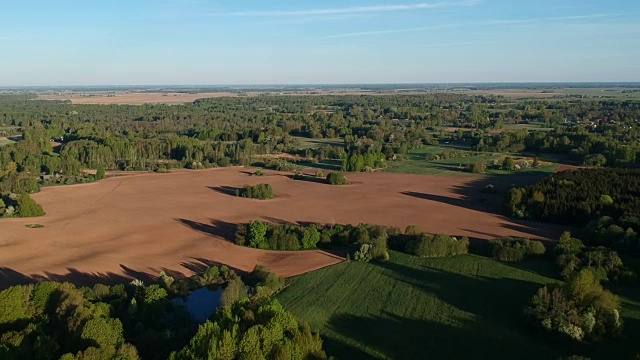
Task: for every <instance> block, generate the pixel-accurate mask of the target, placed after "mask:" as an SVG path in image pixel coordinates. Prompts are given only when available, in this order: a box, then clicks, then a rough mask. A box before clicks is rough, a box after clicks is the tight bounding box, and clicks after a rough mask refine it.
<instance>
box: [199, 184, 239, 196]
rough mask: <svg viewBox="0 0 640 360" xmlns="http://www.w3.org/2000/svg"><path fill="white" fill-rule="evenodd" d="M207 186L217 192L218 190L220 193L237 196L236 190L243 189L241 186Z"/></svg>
mask: <svg viewBox="0 0 640 360" xmlns="http://www.w3.org/2000/svg"><path fill="white" fill-rule="evenodd" d="M207 188H209V189H210V190H213V191H215V192H218V193H220V194H224V195H229V196H236V191H240V190H242V189H241V188H238V187H233V186H207Z"/></svg>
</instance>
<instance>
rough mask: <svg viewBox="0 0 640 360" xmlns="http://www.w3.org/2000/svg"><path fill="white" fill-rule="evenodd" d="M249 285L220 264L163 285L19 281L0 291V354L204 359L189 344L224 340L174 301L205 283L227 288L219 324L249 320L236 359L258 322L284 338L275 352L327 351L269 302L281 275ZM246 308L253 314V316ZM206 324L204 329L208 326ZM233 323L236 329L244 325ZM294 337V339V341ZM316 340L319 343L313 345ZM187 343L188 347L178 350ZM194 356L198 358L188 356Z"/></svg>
mask: <svg viewBox="0 0 640 360" xmlns="http://www.w3.org/2000/svg"><path fill="white" fill-rule="evenodd" d="M247 283H248V284H249V285H245V283H244V282H243V281H242V279H241V278H240V277H239V276H238V275H237V274H236V273H235V272H233V271H232V270H230V269H228V268H227V267H225V266H221V267H211V268H208V269H207V270H206V271H205V272H204V273H202V274H199V275H195V276H193V277H191V278H185V279H174V278H173V277H171V276H168V275H166V274H165V273H164V272H163V273H161V274H160V276H159V278H158V283H157V284H152V285H149V286H145V285H144V284H143V282H142V281H139V280H134V281H132V282H131V283H130V284H127V285H122V284H121V285H115V286H106V285H102V284H97V285H95V286H93V287H83V288H77V287H75V286H74V285H72V284H69V283H57V282H41V283H38V284H36V285H24V286H13V287H10V288H8V289H6V290H4V291H1V292H0V308H1V309H2V311H0V358H2V359H51V358H54V359H57V358H60V359H65V360H73V359H78V360H80V359H121V360H136V359H140V358H143V359H166V358H168V357H169V355H170V354H171V353H172V352H174V353H173V355H172V356H179V357H178V358H181V359H182V358H189V359H200V358H202V357H201V356H200V355H195V354H194V353H192V352H190V351H189V350H187V349H188V348H189V347H190V346H192V345H193V344H196V343H197V344H198V351H203V352H204V353H205V354H206V353H209V354H211V353H214V352H216V351H218V349H219V347H218V346H219V343H218V342H202V341H200V339H201V338H199V335H198V334H200V333H199V332H198V333H197V332H196V331H197V330H198V329H197V324H196V321H195V319H193V318H192V317H191V315H190V314H189V313H188V312H187V311H186V309H185V308H184V307H183V306H182V305H179V304H178V303H176V302H174V301H173V299H172V298H173V297H175V296H183V295H188V294H189V293H190V292H191V291H192V290H194V289H197V288H200V287H202V286H220V285H225V287H224V291H223V292H222V296H221V306H222V308H221V309H220V310H218V314H217V315H214V316H215V320H214V321H215V322H218V321H219V320H220V319H223V318H226V317H227V316H229V315H230V314H234V316H235V315H237V314H238V313H237V311H241V312H242V313H243V316H240V317H239V318H238V319H237V321H240V322H241V323H242V324H244V325H248V326H246V327H243V328H242V329H240V330H238V329H237V330H236V331H234V336H239V338H238V339H236V340H238V343H237V344H235V345H236V346H237V349H238V350H237V352H235V354H236V356H234V357H231V358H239V357H241V356H242V355H241V354H244V353H243V351H244V350H242V349H245V350H246V349H247V347H245V345H246V344H245V342H246V341H249V339H253V338H254V335H256V334H254V332H256V331H257V330H258V328H255V329H254V330H249V328H250V327H253V326H254V325H258V322H260V324H262V325H267V324H271V325H270V326H268V328H269V329H271V330H272V331H274V332H275V335H276V336H277V334H278V333H280V334H281V336H282V338H281V340H282V343H281V344H279V345H278V346H277V347H278V351H276V352H275V353H278V354H282V353H284V354H285V355H286V354H290V353H289V352H287V351H293V354H294V356H293V357H291V358H300V357H296V355H295V354H300V349H310V348H311V347H312V348H313V353H314V354H316V353H317V354H319V355H322V354H323V352H322V342H321V341H320V340H319V338H318V336H317V335H314V334H312V333H311V332H310V331H309V330H308V327H305V326H304V325H302V324H298V323H297V321H296V320H295V318H293V315H292V314H291V313H289V312H286V311H284V310H283V309H282V308H281V307H277V305H276V304H275V303H273V302H272V301H271V300H270V299H269V297H270V296H271V295H272V294H273V293H275V292H276V291H278V290H280V289H281V288H282V287H283V286H284V279H283V278H280V277H278V276H276V275H275V274H273V273H272V272H270V271H269V270H268V269H266V268H263V267H256V268H255V269H254V271H252V272H251V273H250V274H249V275H248V276H247ZM240 309H244V310H248V309H253V310H252V311H255V312H254V313H252V314H249V313H247V312H245V311H244V310H240ZM254 321H255V323H254ZM278 321H284V324H285V325H286V324H289V325H290V322H291V321H295V326H292V327H291V328H289V327H286V326H289V325H286V326H285V325H282V324H281V323H277V322H278ZM207 324H209V325H211V324H212V323H211V322H209V323H207ZM207 324H205V325H203V327H207V326H209V325H207ZM218 325H222V324H221V323H218ZM227 325H229V326H230V328H229V329H231V328H234V327H235V326H236V325H238V324H236V325H232V324H231V323H227ZM276 325H277V326H276ZM279 326H280V327H279ZM282 326H284V328H283V327H282ZM294 328H295V329H299V331H300V333H297V332H296V330H295V329H294ZM201 329H202V328H201ZM283 332H284V334H283ZM194 334H196V335H195V336H194ZM247 334H249V335H247ZM260 334H265V335H266V333H260ZM228 335H230V334H226V335H225V334H222V337H221V338H220V339H218V340H220V341H222V343H225V341H226V340H225V338H226V337H227V336H228ZM271 335H274V334H271ZM303 335H304V336H303ZM192 337H193V338H192ZM260 338H261V339H264V337H260ZM190 339H191V340H190ZM241 339H246V341H242V340H241ZM291 339H293V340H295V341H293V342H291V341H289V340H291ZM311 340H313V341H316V342H314V343H313V345H311V343H309V341H311ZM297 341H300V343H299V342H297ZM301 343H302V344H306V345H300V344H301ZM189 344H191V345H189ZM253 345H255V344H253ZM182 348H185V349H184V350H182V351H179V350H180V349H182ZM264 349H265V348H261V350H264ZM192 350H193V349H192ZM189 354H191V356H192V357H188V356H189ZM219 354H222V353H219ZM185 356H187V357H185ZM204 358H206V356H205V357H204Z"/></svg>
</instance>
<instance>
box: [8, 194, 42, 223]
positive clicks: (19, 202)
mask: <svg viewBox="0 0 640 360" xmlns="http://www.w3.org/2000/svg"><path fill="white" fill-rule="evenodd" d="M44 214H45V213H44V210H43V209H42V206H40V205H38V203H36V202H35V200H33V199H32V198H31V197H30V196H29V194H13V193H9V194H6V195H4V196H0V217H14V216H17V217H37V216H43V215H44Z"/></svg>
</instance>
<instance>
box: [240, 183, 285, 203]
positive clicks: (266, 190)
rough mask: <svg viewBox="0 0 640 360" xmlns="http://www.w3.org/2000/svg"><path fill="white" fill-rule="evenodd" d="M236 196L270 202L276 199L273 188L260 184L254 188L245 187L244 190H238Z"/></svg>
mask: <svg viewBox="0 0 640 360" xmlns="http://www.w3.org/2000/svg"><path fill="white" fill-rule="evenodd" d="M236 196H237V197H243V198H248V199H258V200H269V199H273V198H275V194H274V193H273V187H272V186H271V185H269V184H258V185H254V186H249V185H244V186H243V187H242V189H236Z"/></svg>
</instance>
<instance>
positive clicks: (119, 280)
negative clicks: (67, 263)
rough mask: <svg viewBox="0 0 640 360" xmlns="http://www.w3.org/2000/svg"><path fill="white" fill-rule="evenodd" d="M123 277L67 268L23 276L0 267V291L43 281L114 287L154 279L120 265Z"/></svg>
mask: <svg viewBox="0 0 640 360" xmlns="http://www.w3.org/2000/svg"><path fill="white" fill-rule="evenodd" d="M120 266H121V268H122V269H123V270H124V272H125V275H122V274H116V273H113V272H105V273H101V272H83V271H80V270H78V269H75V268H67V272H66V273H64V274H56V273H52V272H45V273H44V275H40V274H24V273H21V272H19V271H16V270H13V269H10V268H7V267H0V290H2V289H6V288H8V287H11V286H14V285H27V284H35V283H39V282H43V281H56V282H69V283H72V284H74V285H76V286H93V285H95V284H105V285H116V284H123V283H128V282H130V281H131V280H132V279H141V280H145V279H154V278H155V277H154V275H151V274H149V273H145V272H140V271H135V270H132V269H130V268H128V267H126V266H124V265H120Z"/></svg>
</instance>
